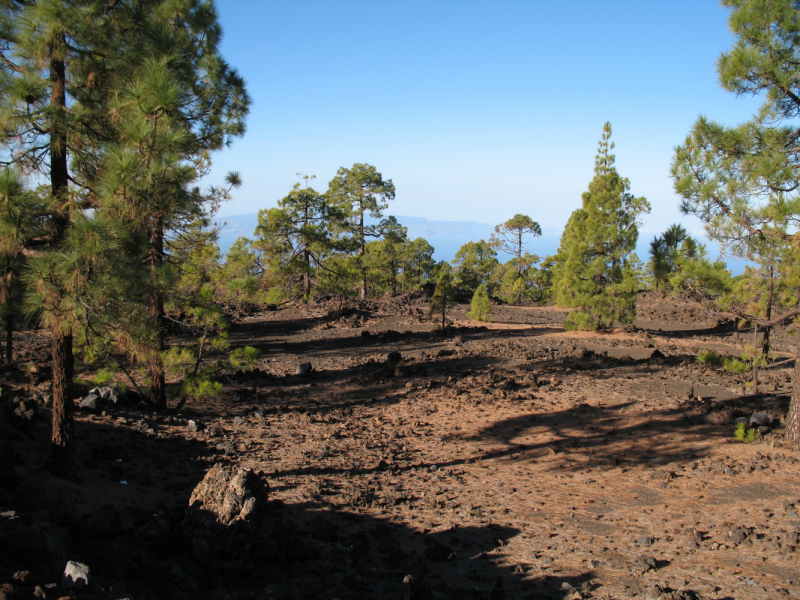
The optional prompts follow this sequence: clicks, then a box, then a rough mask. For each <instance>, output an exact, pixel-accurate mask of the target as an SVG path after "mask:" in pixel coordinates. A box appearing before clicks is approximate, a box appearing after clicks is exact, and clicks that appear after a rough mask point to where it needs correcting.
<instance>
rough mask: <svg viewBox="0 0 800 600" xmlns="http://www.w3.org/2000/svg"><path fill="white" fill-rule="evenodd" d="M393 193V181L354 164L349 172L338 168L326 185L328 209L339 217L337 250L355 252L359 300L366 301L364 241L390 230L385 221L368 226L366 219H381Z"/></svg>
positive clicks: (376, 237)
mask: <svg viewBox="0 0 800 600" xmlns="http://www.w3.org/2000/svg"><path fill="white" fill-rule="evenodd" d="M394 193H395V189H394V184H393V183H392V180H391V179H386V180H384V179H383V175H381V173H379V172H378V170H377V169H376V168H375V167H373V166H372V165H367V164H359V163H356V164H354V165H353V167H352V168H351V169H346V168H344V167H342V168H340V169H339V171H338V172H337V173H336V176H335V177H334V178H333V179H332V180H331V182H330V183H329V184H328V193H327V196H328V198H329V200H330V202H331V205H332V206H333V207H335V208H336V209H337V210H338V211H340V212H341V214H342V220H341V221H340V222H339V223H338V224H337V227H336V230H337V233H338V236H339V239H338V243H339V247H340V248H341V249H347V250H350V251H353V252H355V260H356V263H357V268H358V269H359V271H360V272H361V281H360V288H359V295H360V297H361V298H366V297H367V289H368V285H367V274H368V265H367V262H366V254H367V241H368V240H369V238H373V239H380V238H381V237H383V236H384V235H385V234H386V231H387V228H388V227H389V223H388V222H387V221H386V220H384V221H381V222H380V223H379V224H377V225H370V224H368V223H367V222H366V221H365V217H366V216H367V215H369V216H370V217H372V218H373V219H380V218H381V217H382V216H383V211H384V210H385V209H386V208H387V207H388V206H389V201H390V200H394Z"/></svg>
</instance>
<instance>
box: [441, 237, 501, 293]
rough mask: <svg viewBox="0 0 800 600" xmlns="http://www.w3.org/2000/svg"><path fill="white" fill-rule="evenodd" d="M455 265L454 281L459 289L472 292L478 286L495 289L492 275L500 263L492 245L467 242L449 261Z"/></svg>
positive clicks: (481, 242)
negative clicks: (462, 288)
mask: <svg viewBox="0 0 800 600" xmlns="http://www.w3.org/2000/svg"><path fill="white" fill-rule="evenodd" d="M450 262H452V263H453V264H454V265H455V281H456V284H457V285H458V286H460V287H464V288H466V289H468V290H470V291H474V290H476V289H477V288H478V286H479V285H485V286H487V288H489V289H492V288H494V287H495V281H494V274H495V271H496V269H497V267H498V266H499V265H500V262H499V261H498V260H497V250H496V249H495V247H494V245H493V244H492V243H487V242H486V241H484V240H478V241H477V242H467V243H466V244H464V245H463V246H461V248H459V249H458V252H456V256H455V258H454V259H453V260H452V261H450Z"/></svg>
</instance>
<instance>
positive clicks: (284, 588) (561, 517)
mask: <svg viewBox="0 0 800 600" xmlns="http://www.w3.org/2000/svg"><path fill="white" fill-rule="evenodd" d="M466 309H467V307H465V306H459V307H457V308H456V309H454V310H453V311H451V313H450V315H449V316H450V318H451V319H452V322H453V326H452V327H451V328H450V329H449V331H448V332H447V334H446V335H441V334H440V333H438V332H437V331H435V325H434V323H433V322H432V321H431V319H430V318H429V317H428V315H427V312H428V308H427V300H425V299H424V298H414V297H404V298H400V299H385V300H380V301H375V302H368V303H361V304H358V303H353V302H349V303H341V302H339V301H338V300H328V301H324V302H322V303H320V304H316V305H310V306H308V307H303V308H291V309H285V310H280V311H273V312H269V311H263V312H259V311H258V310H255V311H238V313H237V315H236V316H237V317H238V318H237V324H236V325H235V327H234V329H233V330H232V332H231V336H230V337H231V341H232V343H233V344H234V345H244V344H248V345H253V346H256V347H258V348H260V349H261V350H262V351H263V358H262V360H261V364H260V365H259V368H258V370H256V371H251V372H243V373H242V372H240V373H232V374H231V375H230V376H229V377H228V380H227V383H226V385H225V388H224V391H223V393H222V394H221V395H220V396H218V397H215V398H212V399H208V400H206V401H203V402H196V403H190V404H188V405H187V406H185V407H184V409H183V410H182V411H181V412H180V413H177V414H168V415H160V414H156V413H153V412H151V411H148V410H144V409H141V408H136V407H128V408H124V409H122V408H120V409H113V410H111V409H110V410H108V411H107V412H106V413H105V414H86V413H79V417H78V436H79V441H80V452H79V458H80V464H81V469H80V472H81V477H82V481H81V482H80V483H79V484H73V483H67V482H62V481H58V480H54V479H52V478H50V477H48V476H47V475H46V474H45V472H44V471H43V469H42V464H43V462H44V458H45V455H46V450H47V447H46V443H43V440H44V441H46V439H47V435H48V430H49V427H48V424H47V420H46V419H47V418H48V416H49V415H48V414H47V410H46V409H39V410H38V413H40V414H41V417H35V416H31V415H28V416H29V417H30V418H27V419H25V418H22V419H20V418H13V419H12V418H9V417H8V416H6V418H5V420H4V421H1V422H0V425H2V427H3V428H2V429H0V435H2V436H3V442H4V443H5V448H6V450H5V452H6V455H5V456H10V455H9V454H8V453H9V452H11V454H13V456H14V463H15V470H16V473H17V475H18V477H17V478H16V479H14V481H13V482H11V481H9V480H6V481H5V483H4V487H0V507H2V508H0V527H5V529H2V528H0V536H2V535H3V532H6V535H8V536H11V535H15V536H17V537H18V538H19V537H21V538H24V539H27V538H26V536H28V537H30V536H33V535H34V530H35V528H36V527H39V528H40V529H42V530H43V531H49V532H50V535H51V537H53V538H54V539H57V540H60V542H59V543H61V544H62V545H63V548H62V549H59V550H58V551H54V552H49V550H48V552H49V554H47V555H46V556H38V555H37V554H36V551H37V548H39V546H36V544H34V543H30V544H28V545H29V546H30V551H29V552H27V553H26V552H23V551H20V552H16V551H9V548H10V546H9V545H7V544H6V545H5V554H2V553H3V550H2V549H0V583H5V587H4V588H2V589H0V598H2V597H3V594H6V597H14V598H16V597H31V596H32V595H33V594H34V591H35V590H36V589H37V588H36V586H39V589H40V590H41V593H42V594H44V595H45V596H46V597H48V598H57V597H59V595H63V594H64V593H63V592H62V591H61V590H60V588H59V586H58V585H53V584H58V583H59V582H60V573H61V571H62V570H63V566H64V562H63V561H64V559H65V558H66V559H67V560H79V561H81V562H85V563H86V564H89V565H90V566H91V567H92V573H93V575H94V576H96V577H97V578H99V582H96V583H95V585H93V586H92V587H91V588H90V590H88V591H82V592H79V593H78V595H79V596H80V595H84V596H87V597H89V596H91V597H98V598H100V597H102V598H120V597H131V598H140V597H141V598H156V597H157V598H162V597H163V598H166V597H175V598H183V597H185V598H196V597H214V598H217V597H218V598H225V597H231V598H234V597H236V598H238V597H243V598H327V599H333V598H340V599H345V598H373V597H377V598H379V597H383V598H403V597H405V596H404V594H405V593H406V592H410V593H411V597H412V598H492V599H494V598H509V599H512V598H548V597H551V598H661V599H663V600H666V599H668V598H673V599H674V598H705V599H712V598H713V599H721V598H777V597H798V598H800V591H798V585H797V581H798V580H800V567H798V555H799V554H800V540H798V532H799V531H800V517H798V516H797V513H800V478H798V475H799V474H800V463H798V456H797V454H796V453H795V452H792V451H791V450H789V449H787V448H785V447H784V446H783V443H782V435H781V434H782V425H781V424H780V422H779V421H780V419H781V418H782V417H783V415H784V414H785V411H786V409H787V406H788V396H789V393H790V390H789V386H790V371H789V368H790V367H791V365H792V363H783V364H782V365H779V366H777V367H775V368H770V369H768V370H766V371H763V372H762V373H761V374H760V380H761V387H760V390H761V392H762V395H760V396H753V395H747V393H746V390H745V389H744V382H745V378H744V377H743V376H741V375H731V374H727V373H725V372H724V371H722V370H721V369H717V368H713V367H706V366H704V365H700V364H698V363H697V362H696V361H695V358H694V357H695V356H696V354H697V353H698V352H699V351H700V350H703V349H707V348H710V349H714V350H716V351H717V352H719V353H723V354H729V355H738V354H739V353H741V352H742V348H743V345H744V342H745V340H746V336H747V335H748V334H747V332H746V331H743V332H737V331H736V330H735V329H734V328H733V327H732V326H729V325H726V324H720V323H719V322H718V321H717V320H716V319H715V318H714V317H713V316H711V315H707V314H706V313H704V312H703V310H702V307H700V306H699V305H696V304H692V303H684V302H682V301H680V300H674V299H670V298H665V297H663V296H661V295H659V294H649V295H643V296H642V297H641V298H640V302H639V314H640V320H639V321H637V323H636V327H633V328H626V329H618V330H614V331H611V332H606V333H585V332H581V333H578V332H566V331H564V330H563V327H562V325H561V324H562V322H563V318H564V316H565V314H566V313H565V311H562V310H560V309H556V308H530V307H510V306H496V307H495V308H494V314H493V316H492V319H493V322H492V323H478V322H474V321H469V320H468V319H467V317H466ZM247 312H251V313H252V314H246V313H247ZM775 339H776V342H775V344H774V348H775V350H776V351H777V353H778V354H779V355H781V354H785V355H787V356H788V354H787V353H788V352H789V351H790V350H791V349H790V347H789V346H788V343H789V341H790V338H787V337H786V336H785V335H783V334H782V333H781V334H780V335H776V338H775ZM45 344H46V339H45V338H44V337H42V336H40V335H39V334H30V335H27V336H26V337H25V339H24V340H23V342H22V346H23V347H24V348H25V354H24V355H23V356H22V362H21V363H20V367H19V368H15V369H6V371H5V375H4V377H5V378H4V379H3V380H0V383H2V387H3V395H2V401H3V402H5V403H6V406H4V409H7V408H9V407H10V404H9V402H8V399H9V398H11V397H12V396H13V397H16V398H17V399H20V398H23V397H25V398H29V397H30V396H31V395H32V394H34V393H36V388H35V387H34V384H35V383H36V381H37V379H40V378H41V375H38V374H36V373H32V374H31V373H27V374H23V371H22V370H21V369H22V368H23V367H25V365H26V364H36V360H37V357H39V356H40V353H41V348H43V347H44V346H45ZM656 351H657V352H656ZM390 353H399V355H398V354H391V355H390ZM303 362H310V363H311V364H312V365H313V366H314V371H313V372H312V373H311V374H310V375H306V376H298V375H295V369H296V366H297V365H298V364H299V363H303ZM27 370H28V371H30V370H31V369H30V368H28V369H27ZM754 410H759V411H766V412H768V413H770V415H771V416H773V417H776V418H777V419H778V422H776V424H775V425H774V426H773V432H772V433H769V434H766V435H765V436H764V440H763V441H761V442H759V443H743V442H736V441H734V440H733V430H734V420H735V418H736V417H738V416H749V415H750V414H751V413H752V412H753V411H754ZM237 417H238V419H237ZM235 419H237V420H236V422H235V421H234V420H235ZM189 420H194V421H195V422H198V423H199V424H200V428H199V429H200V430H199V431H191V430H190V429H189V428H188V425H187V424H188V421H189ZM212 425H217V426H218V427H220V428H221V430H220V432H219V433H220V434H221V436H217V437H212V435H211V433H217V432H209V428H210V427H211V426H212ZM9 444H10V445H11V449H10V450H9V449H8V446H9ZM0 446H2V444H0ZM120 459H121V460H120ZM218 461H223V462H238V463H239V464H241V465H243V466H247V467H252V468H254V469H256V470H258V471H262V472H264V473H265V475H266V479H267V481H268V483H269V485H270V487H271V491H270V500H271V502H270V504H269V506H268V507H267V508H266V509H265V515H264V516H263V517H262V519H263V522H262V523H261V524H260V525H258V527H262V529H259V530H258V531H259V532H262V533H261V534H260V535H259V536H257V538H258V539H256V540H254V539H250V538H248V539H250V541H248V542H247V544H250V545H249V546H246V545H245V544H244V543H242V545H240V546H239V547H235V544H233V542H230V541H226V540H224V539H221V540H220V547H221V550H219V552H216V554H215V551H216V550H217V549H214V548H212V549H210V550H208V551H206V550H203V552H205V554H203V553H198V552H199V551H198V550H197V548H195V547H192V548H189V547H187V546H186V545H185V544H183V545H181V543H180V541H176V539H177V538H176V537H175V535H173V534H174V531H175V530H176V528H177V527H179V526H180V520H181V515H182V511H184V510H185V507H186V505H187V503H188V498H189V496H190V494H191V491H192V489H193V488H194V487H195V486H196V485H197V484H198V483H199V481H200V480H201V479H202V477H203V474H204V473H205V472H206V471H207V470H208V469H209V468H210V466H211V465H212V464H213V463H215V462H218ZM122 481H124V482H125V483H121V482H122ZM795 502H796V503H797V506H796V507H795V506H794V505H793V504H794V503H795ZM109 506H111V507H113V508H114V510H116V511H117V512H118V514H119V519H118V522H116V521H115V519H116V518H110V519H106V520H105V521H104V520H103V519H102V518H101V517H102V516H103V515H104V514H107V513H109V511H110V510H111V509H109V508H108V507H109ZM1 511H5V512H1ZM103 511H106V512H105V513H104V512H103ZM97 515H100V517H98V516H97ZM154 515H161V516H160V517H156V516H154ZM112 517H113V513H112ZM159 519H161V520H164V521H165V524H164V525H163V529H164V533H163V534H159V535H161V537H158V538H152V539H150V538H148V535H150V532H151V530H152V529H153V527H155V525H154V524H153V523H155V522H156V521H158V520H159ZM108 521H111V524H109V522H108ZM42 523H44V524H42ZM37 524H38V525H37ZM12 525H13V526H12ZM253 527H255V525H254V526H253ZM26 528H27V529H26ZM48 528H49V529H48ZM170 531H172V532H173V534H171V533H170ZM14 539H15V540H16V541H15V543H17V544H22V545H23V546H24V545H25V544H24V543H23V542H21V541H19V540H17V538H14ZM153 539H157V540H158V541H157V543H155V542H153ZM237 539H238V538H237ZM0 546H3V544H0ZM209 556H211V557H212V559H211V560H210V559H209V558H208V557H209ZM3 559H5V560H3ZM59 561H62V562H59ZM26 570H27V571H28V572H29V573H28V574H27V575H20V572H22V571H26ZM407 575H411V576H412V578H413V583H411V584H410V585H404V584H402V583H401V582H402V581H403V579H404V577H405V576H407ZM48 584H49V587H48ZM390 584H396V585H395V586H394V587H393V586H392V585H390ZM3 590H5V591H3Z"/></svg>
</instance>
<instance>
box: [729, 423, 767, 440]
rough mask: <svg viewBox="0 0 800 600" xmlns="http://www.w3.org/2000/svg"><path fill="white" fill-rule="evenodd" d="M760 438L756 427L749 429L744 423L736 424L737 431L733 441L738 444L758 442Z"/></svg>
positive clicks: (734, 433) (734, 432)
mask: <svg viewBox="0 0 800 600" xmlns="http://www.w3.org/2000/svg"><path fill="white" fill-rule="evenodd" d="M759 438H760V436H759V435H758V430H757V429H756V428H755V427H750V428H749V429H748V428H747V425H746V424H745V423H744V422H743V421H742V422H740V423H737V424H736V429H734V431H733V439H735V440H736V441H737V442H747V443H752V442H757V441H758V440H759Z"/></svg>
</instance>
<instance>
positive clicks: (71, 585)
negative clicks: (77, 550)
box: [61, 560, 89, 590]
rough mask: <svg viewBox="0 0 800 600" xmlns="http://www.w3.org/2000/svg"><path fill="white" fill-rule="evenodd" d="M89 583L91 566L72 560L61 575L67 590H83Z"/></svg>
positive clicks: (62, 582)
mask: <svg viewBox="0 0 800 600" xmlns="http://www.w3.org/2000/svg"><path fill="white" fill-rule="evenodd" d="M87 585H89V567H88V566H87V565H85V564H83V563H79V562H75V561H74V560H71V561H69V562H68V563H67V566H66V568H65V569H64V574H63V575H62V576H61V587H62V588H64V589H65V590H81V589H83V588H85V587H86V586H87Z"/></svg>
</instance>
